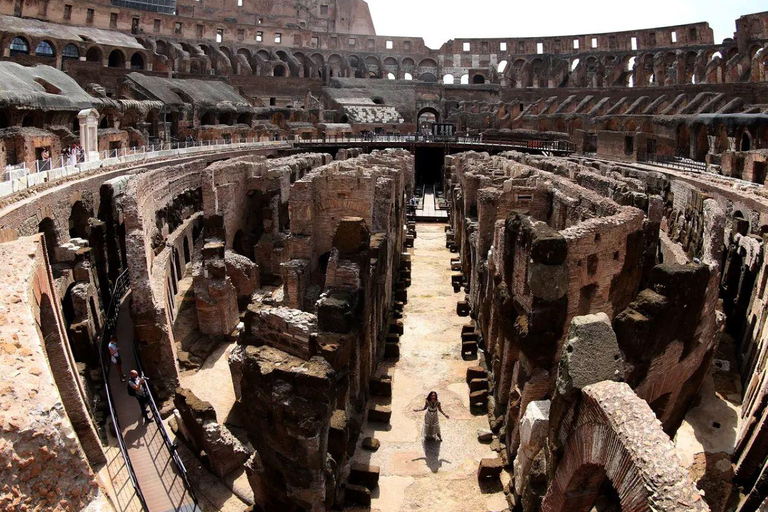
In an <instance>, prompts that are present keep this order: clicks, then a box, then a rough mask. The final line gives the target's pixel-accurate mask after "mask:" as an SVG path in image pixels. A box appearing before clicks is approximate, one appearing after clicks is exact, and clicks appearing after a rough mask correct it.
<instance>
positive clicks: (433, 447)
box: [412, 439, 451, 473]
mask: <svg viewBox="0 0 768 512" xmlns="http://www.w3.org/2000/svg"><path fill="white" fill-rule="evenodd" d="M421 444H422V446H423V447H424V457H417V458H415V459H413V460H412V461H413V462H415V461H417V460H424V461H425V462H426V463H427V467H428V468H429V470H430V471H432V472H433V473H437V472H438V471H439V470H440V468H441V467H443V463H446V464H450V463H451V461H449V460H448V459H441V458H440V446H441V445H442V444H443V443H442V442H440V441H433V440H430V439H424V440H423V441H422V442H421Z"/></svg>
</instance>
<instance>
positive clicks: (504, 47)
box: [499, 42, 507, 52]
mask: <svg viewBox="0 0 768 512" xmlns="http://www.w3.org/2000/svg"><path fill="white" fill-rule="evenodd" d="M499 51H500V52H505V51H507V43H505V42H501V43H499Z"/></svg>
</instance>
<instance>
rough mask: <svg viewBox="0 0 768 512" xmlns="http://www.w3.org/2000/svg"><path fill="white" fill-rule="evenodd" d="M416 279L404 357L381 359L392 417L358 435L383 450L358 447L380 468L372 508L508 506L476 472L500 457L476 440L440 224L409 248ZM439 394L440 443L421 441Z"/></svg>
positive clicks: (385, 511)
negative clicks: (430, 398) (431, 398)
mask: <svg viewBox="0 0 768 512" xmlns="http://www.w3.org/2000/svg"><path fill="white" fill-rule="evenodd" d="M412 254H413V256H412V270H411V279H412V284H411V287H410V288H409V289H408V304H407V305H406V306H405V317H404V327H405V332H404V335H403V336H402V337H401V338H400V354H401V355H400V359H399V361H398V362H396V363H389V364H387V363H384V364H382V365H381V368H380V370H381V372H384V373H388V374H389V375H391V376H392V395H393V396H392V402H391V407H392V420H391V424H390V425H389V426H388V427H386V429H384V428H385V427H383V426H382V425H380V424H367V423H366V425H365V426H364V431H363V433H362V434H361V436H360V440H361V441H362V439H363V437H365V436H372V437H376V438H377V439H379V440H380V441H381V448H379V450H378V451H377V452H374V453H371V452H367V451H366V450H364V449H362V448H361V447H360V446H359V444H358V447H357V450H356V452H355V462H359V463H365V464H372V465H376V466H379V467H380V468H381V477H380V479H379V487H378V489H376V490H375V491H374V492H373V501H372V504H371V509H372V510H380V511H381V512H397V511H406V510H419V511H423V512H429V511H434V512H447V511H451V512H482V511H500V510H503V509H505V508H507V503H506V499H505V497H504V494H503V492H501V486H500V485H498V486H496V487H494V488H492V489H488V488H486V489H484V490H481V488H480V486H479V485H478V482H477V477H476V472H477V467H478V464H479V461H480V459H481V458H483V457H495V456H496V453H495V452H493V451H492V450H491V449H490V447H489V446H488V445H483V444H480V443H479V442H478V441H477V430H478V429H487V428H488V420H487V418H486V416H473V415H472V414H471V413H470V411H469V390H468V387H467V384H466V380H465V375H466V369H467V367H468V366H472V365H473V364H477V363H476V361H464V360H462V358H461V354H460V346H461V326H462V325H463V324H464V323H466V321H467V319H466V318H460V317H458V316H457V315H456V301H457V300H458V298H459V294H454V293H453V288H452V287H451V271H450V258H451V253H450V252H449V251H448V249H446V248H445V232H444V225H443V224H429V223H420V224H418V225H417V238H416V240H415V247H414V249H412ZM432 390H434V391H437V393H438V394H439V398H440V401H441V403H442V406H443V410H444V411H445V413H446V414H448V416H450V419H448V420H446V419H445V418H443V417H442V416H441V417H440V426H441V429H442V435H443V442H442V443H438V442H422V439H421V428H422V424H423V421H424V413H423V412H413V409H417V408H421V407H423V406H424V400H425V398H426V396H427V393H429V392H430V391H432Z"/></svg>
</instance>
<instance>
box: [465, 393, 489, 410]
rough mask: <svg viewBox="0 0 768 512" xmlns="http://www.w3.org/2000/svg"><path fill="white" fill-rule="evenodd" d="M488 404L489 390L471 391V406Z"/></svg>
mask: <svg viewBox="0 0 768 512" xmlns="http://www.w3.org/2000/svg"><path fill="white" fill-rule="evenodd" d="M487 404H488V390H487V389H479V390H477V391H472V392H470V393H469V405H470V406H471V407H481V406H484V405H487Z"/></svg>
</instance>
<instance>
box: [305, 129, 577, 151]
mask: <svg viewBox="0 0 768 512" xmlns="http://www.w3.org/2000/svg"><path fill="white" fill-rule="evenodd" d="M371 143H382V144H387V143H394V144H417V143H428V144H445V145H468V146H470V145H471V146H478V145H482V146H495V147H503V148H510V149H528V150H541V151H558V152H573V151H575V146H574V145H573V144H572V143H571V142H568V141H564V140H517V141H515V140H505V139H494V138H491V139H489V138H484V137H465V136H458V135H424V134H421V133H415V134H413V133H412V134H406V135H387V134H382V135H380V134H371V135H359V136H352V135H350V134H343V135H341V136H339V135H334V136H332V137H331V136H327V137H315V138H311V139H298V140H296V142H295V144H296V145H297V146H302V145H323V144H371Z"/></svg>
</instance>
